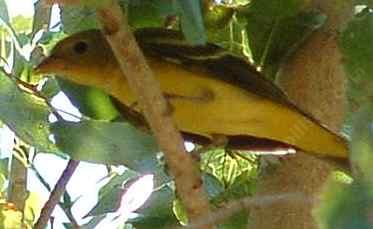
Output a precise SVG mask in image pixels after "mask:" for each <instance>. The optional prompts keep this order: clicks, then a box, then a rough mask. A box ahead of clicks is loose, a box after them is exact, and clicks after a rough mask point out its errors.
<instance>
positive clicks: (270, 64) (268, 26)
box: [238, 0, 326, 79]
mask: <svg viewBox="0 0 373 229" xmlns="http://www.w3.org/2000/svg"><path fill="white" fill-rule="evenodd" d="M303 4H304V1H300V0H269V1H268V0H256V1H253V3H252V4H250V5H249V7H247V9H245V10H243V11H241V12H239V14H238V17H245V18H246V19H247V26H246V31H247V33H248V39H249V45H250V49H251V52H252V58H253V60H254V62H255V63H256V64H257V65H259V66H261V67H262V68H263V70H264V72H265V74H266V75H267V76H268V77H269V78H272V79H273V78H274V75H275V73H276V72H277V70H278V67H279V65H280V64H281V63H282V62H283V61H284V60H285V58H286V57H288V56H289V55H290V54H291V53H292V52H293V51H294V50H295V49H296V48H297V47H298V46H299V45H300V44H301V43H302V42H303V41H304V39H305V38H306V37H308V36H309V35H310V34H311V33H312V32H313V31H314V30H316V29H318V28H320V27H321V26H322V25H323V24H324V22H325V21H326V17H325V16H324V15H322V14H321V13H320V12H317V11H307V12H305V11H303Z"/></svg>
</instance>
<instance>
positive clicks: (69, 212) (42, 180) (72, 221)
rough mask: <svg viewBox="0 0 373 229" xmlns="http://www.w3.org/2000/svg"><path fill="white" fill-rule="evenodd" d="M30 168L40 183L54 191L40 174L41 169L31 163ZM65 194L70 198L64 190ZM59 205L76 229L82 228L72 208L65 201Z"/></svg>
mask: <svg viewBox="0 0 373 229" xmlns="http://www.w3.org/2000/svg"><path fill="white" fill-rule="evenodd" d="M29 166H30V168H31V169H32V170H33V171H34V172H35V175H36V177H37V178H38V179H39V181H40V183H41V184H42V185H43V186H44V187H45V188H46V189H47V190H48V191H49V192H51V191H52V188H51V187H50V185H49V184H48V182H47V181H46V180H45V179H44V178H43V176H42V175H41V174H40V172H39V170H38V169H37V168H36V167H35V166H34V165H33V164H32V163H29ZM63 195H64V196H65V195H66V197H68V198H70V195H69V194H68V193H67V192H64V194H63ZM58 205H59V206H60V207H61V209H62V210H63V211H64V213H65V215H66V217H67V218H68V219H69V221H70V223H71V224H72V226H73V228H74V229H77V228H80V226H79V224H78V222H77V221H76V219H75V217H74V216H73V214H72V213H71V210H70V209H69V208H67V207H66V206H65V205H64V204H63V203H61V202H59V203H58Z"/></svg>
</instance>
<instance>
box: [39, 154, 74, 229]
mask: <svg viewBox="0 0 373 229" xmlns="http://www.w3.org/2000/svg"><path fill="white" fill-rule="evenodd" d="M78 165H79V161H75V160H70V161H69V163H68V164H67V166H66V168H65V170H64V171H63V173H62V175H61V177H60V179H58V181H57V184H56V186H55V187H54V189H53V191H52V192H51V195H50V196H49V200H48V201H47V202H46V203H45V205H44V207H43V209H42V210H41V213H40V217H39V219H38V221H37V222H36V224H35V225H34V228H35V229H44V228H45V227H46V226H47V224H48V220H49V218H50V217H51V215H52V212H53V210H54V208H55V206H56V205H57V204H58V203H59V201H60V199H61V196H62V194H63V193H64V192H65V190H66V185H67V183H68V182H69V180H70V178H71V176H72V175H73V173H74V171H75V169H76V168H77V167H78Z"/></svg>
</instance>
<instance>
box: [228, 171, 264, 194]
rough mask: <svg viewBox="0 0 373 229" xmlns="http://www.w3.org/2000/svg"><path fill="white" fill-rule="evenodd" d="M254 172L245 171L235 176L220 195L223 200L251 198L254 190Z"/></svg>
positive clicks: (255, 179) (255, 177)
mask: <svg viewBox="0 0 373 229" xmlns="http://www.w3.org/2000/svg"><path fill="white" fill-rule="evenodd" d="M256 181H257V176H256V170H251V171H250V170H247V171H244V172H242V173H241V174H240V175H239V176H237V177H236V178H235V180H234V182H233V184H232V185H230V186H229V187H228V188H227V190H226V192H225V193H224V194H223V195H222V196H223V197H224V199H240V198H244V197H247V196H251V195H253V194H254V193H255V190H256Z"/></svg>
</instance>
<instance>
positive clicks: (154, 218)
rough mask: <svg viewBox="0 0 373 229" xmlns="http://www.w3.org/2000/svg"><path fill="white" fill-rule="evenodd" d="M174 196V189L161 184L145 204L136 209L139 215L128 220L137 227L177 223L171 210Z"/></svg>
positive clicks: (139, 228) (146, 227) (157, 226)
mask: <svg viewBox="0 0 373 229" xmlns="http://www.w3.org/2000/svg"><path fill="white" fill-rule="evenodd" d="M174 198H175V195H174V191H173V190H172V189H171V188H170V187H168V186H166V185H165V186H163V187H162V188H161V189H159V190H157V191H154V192H153V193H152V195H151V196H150V198H149V199H148V200H147V201H146V203H145V205H144V206H142V207H141V208H140V209H139V210H138V211H137V212H138V213H139V214H141V216H139V217H137V218H135V219H130V220H129V221H128V222H129V223H132V224H133V225H134V226H135V228H137V229H151V228H168V227H170V226H175V225H178V221H177V219H176V217H175V216H174V214H173V212H172V205H173V200H174Z"/></svg>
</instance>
